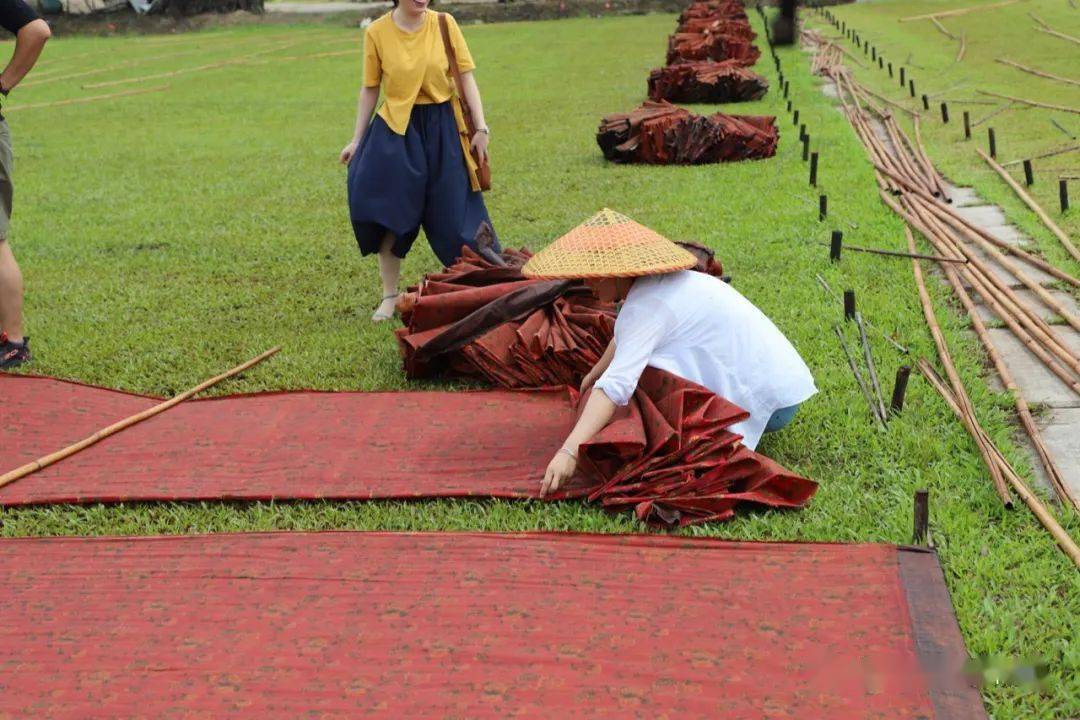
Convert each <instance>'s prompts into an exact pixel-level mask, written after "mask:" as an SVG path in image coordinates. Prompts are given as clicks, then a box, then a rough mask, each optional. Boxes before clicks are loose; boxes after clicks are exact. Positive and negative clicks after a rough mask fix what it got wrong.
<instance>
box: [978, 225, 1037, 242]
mask: <svg viewBox="0 0 1080 720" xmlns="http://www.w3.org/2000/svg"><path fill="white" fill-rule="evenodd" d="M983 230H985V231H986V232H988V233H990V234H991V235H993V236H994V237H996V238H997V239H998V240H1001V241H1002V242H1007V243H1009V244H1010V245H1018V246H1020V247H1026V246H1028V245H1030V244H1031V240H1029V239H1028V237H1027V235H1024V233H1023V232H1021V231H1020V228H1018V227H1016V226H1015V225H992V226H989V227H984V228H983Z"/></svg>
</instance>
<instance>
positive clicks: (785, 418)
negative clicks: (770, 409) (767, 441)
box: [765, 405, 799, 433]
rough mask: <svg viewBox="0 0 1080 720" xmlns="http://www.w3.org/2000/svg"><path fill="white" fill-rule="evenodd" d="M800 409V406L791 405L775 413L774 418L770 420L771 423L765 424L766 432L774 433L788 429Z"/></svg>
mask: <svg viewBox="0 0 1080 720" xmlns="http://www.w3.org/2000/svg"><path fill="white" fill-rule="evenodd" d="M798 409H799V406H798V405H789V406H788V407H785V408H780V409H779V410H777V411H776V412H774V413H773V414H772V417H770V418H769V422H767V423H766V424H765V432H767V433H773V432H776V431H777V430H783V429H784V428H786V427H787V426H788V425H789V424H790V423H791V421H792V420H794V419H795V413H796V411H798Z"/></svg>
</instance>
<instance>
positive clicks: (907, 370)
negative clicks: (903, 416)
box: [889, 365, 911, 415]
mask: <svg viewBox="0 0 1080 720" xmlns="http://www.w3.org/2000/svg"><path fill="white" fill-rule="evenodd" d="M910 376H911V367H910V366H908V365H901V366H900V367H899V368H897V370H896V383H895V384H894V385H893V389H892V401H891V402H890V403H889V410H891V411H892V414H893V415H899V414H900V412H901V411H902V410H903V409H904V396H905V395H907V381H908V377H910Z"/></svg>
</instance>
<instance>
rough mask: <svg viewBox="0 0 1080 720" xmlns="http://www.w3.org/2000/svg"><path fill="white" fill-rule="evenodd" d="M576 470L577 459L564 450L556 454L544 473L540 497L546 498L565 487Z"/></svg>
mask: <svg viewBox="0 0 1080 720" xmlns="http://www.w3.org/2000/svg"><path fill="white" fill-rule="evenodd" d="M576 469H577V458H575V457H574V456H573V455H571V454H570V453H568V452H566V451H563V450H560V451H559V452H557V453H555V457H553V458H551V462H550V463H548V466H547V471H546V472H545V473H544V481H543V482H542V483H540V497H545V496H546V495H549V494H551V493H553V492H555V491H556V490H558V489H559V487H560V486H562V485H565V484H566V482H567V481H568V480H569V479H570V478H571V477H573V476H574V471H575V470H576Z"/></svg>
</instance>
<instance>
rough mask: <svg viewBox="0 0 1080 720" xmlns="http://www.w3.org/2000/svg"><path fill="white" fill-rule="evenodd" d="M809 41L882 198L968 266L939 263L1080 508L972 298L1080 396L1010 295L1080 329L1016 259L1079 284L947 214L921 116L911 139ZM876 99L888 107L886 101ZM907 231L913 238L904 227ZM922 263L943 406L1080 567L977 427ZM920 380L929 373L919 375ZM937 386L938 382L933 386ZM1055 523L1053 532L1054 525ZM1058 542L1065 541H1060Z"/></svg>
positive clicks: (1066, 358) (1076, 364)
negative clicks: (1025, 293) (1027, 298)
mask: <svg viewBox="0 0 1080 720" xmlns="http://www.w3.org/2000/svg"><path fill="white" fill-rule="evenodd" d="M807 35H808V38H807V39H808V40H810V41H811V42H814V43H815V44H816V45H817V52H816V53H815V55H814V58H813V70H814V72H815V73H818V74H821V75H824V76H826V77H829V78H831V79H832V80H833V81H834V82H835V84H836V89H837V94H838V97H839V99H840V103H841V105H842V107H843V111H844V113H845V115H846V116H847V118H848V120H849V121H850V122H851V125H852V127H853V128H854V129H855V133H856V135H857V136H858V137H859V139H860V141H861V142H862V144H863V145H864V147H865V148H866V150H867V153H868V154H869V156H870V160H871V162H872V163H873V165H874V167H875V170H876V175H877V183H878V186H879V190H880V193H881V197H882V199H883V200H884V202H885V203H886V204H887V205H888V206H889V207H890V208H892V209H893V210H894V211H895V212H896V213H897V214H898V215H899V216H900V217H902V218H903V219H904V220H905V221H906V222H907V225H908V226H909V228H914V229H915V230H917V231H918V232H919V233H920V234H922V235H923V237H925V238H926V240H927V242H929V244H930V245H931V247H932V248H933V250H934V251H935V252H936V253H937V254H938V255H940V256H942V257H943V258H952V259H962V260H964V261H966V262H963V263H956V262H941V263H939V265H940V268H941V270H942V272H943V274H944V275H945V278H946V279H947V280H948V282H949V284H950V285H951V286H952V288H953V290H954V291H955V293H956V295H957V297H958V299H959V300H960V302H961V303H962V304H963V306H964V307H965V309H966V310H967V312H968V314H969V315H970V316H971V321H972V324H973V326H974V328H975V332H976V333H977V335H978V336H979V338H980V340H981V341H982V342H983V344H984V345H985V347H986V351H987V353H988V355H989V356H990V359H991V360H992V362H993V364H994V366H995V368H996V369H997V371H998V373H999V375H1000V376H1001V379H1002V382H1003V384H1004V385H1005V387H1006V388H1007V390H1008V391H1009V393H1010V394H1011V395H1012V397H1013V400H1014V403H1015V405H1016V411H1017V415H1018V416H1019V419H1020V422H1021V424H1022V425H1023V427H1024V430H1025V431H1026V432H1027V434H1028V436H1029V437H1030V438H1031V442H1032V445H1033V446H1034V448H1035V450H1036V453H1037V454H1038V456H1039V460H1040V462H1041V464H1042V465H1043V467H1044V468H1045V469H1046V473H1047V475H1048V477H1049V479H1050V483H1051V485H1052V487H1053V489H1054V491H1055V492H1056V493H1057V494H1058V495H1059V496H1060V497H1061V498H1062V500H1064V501H1065V502H1067V503H1069V504H1071V505H1072V506H1073V507H1074V508H1077V509H1080V502H1078V499H1077V498H1075V497H1073V496H1072V495H1071V494H1070V493H1069V491H1068V489H1067V487H1066V485H1065V483H1064V480H1063V478H1062V476H1061V473H1060V471H1059V470H1058V468H1057V466H1056V464H1055V463H1054V460H1053V457H1052V456H1051V455H1050V453H1049V451H1048V449H1047V447H1046V445H1045V443H1044V442H1043V439H1042V436H1041V434H1040V432H1039V429H1038V427H1037V425H1036V424H1035V420H1034V418H1033V417H1032V414H1031V409H1030V408H1029V407H1028V405H1027V403H1026V401H1025V400H1024V397H1023V395H1022V393H1021V392H1020V388H1019V387H1018V386H1017V384H1016V381H1015V379H1014V378H1013V376H1012V374H1011V373H1010V371H1009V369H1008V367H1007V366H1006V365H1005V363H1004V361H1003V360H1002V358H1001V356H1000V354H999V353H998V351H997V349H996V348H995V347H994V345H993V344H992V343H991V342H990V337H989V333H988V331H987V329H986V325H985V323H984V322H983V320H982V318H981V316H980V315H979V313H978V311H977V309H976V307H975V302H974V300H973V299H972V294H974V295H977V296H978V297H979V298H981V300H982V301H983V303H984V304H985V305H986V306H987V307H988V308H989V309H990V310H991V311H992V312H993V313H994V314H995V315H996V316H997V317H998V318H1000V319H1001V321H1002V322H1003V323H1004V324H1005V325H1006V326H1007V327H1008V329H1009V330H1010V331H1011V332H1012V333H1013V334H1014V335H1015V336H1016V338H1017V339H1018V340H1019V341H1020V342H1021V343H1022V344H1023V345H1024V347H1025V348H1027V349H1028V350H1029V351H1030V352H1031V353H1032V354H1033V355H1034V356H1035V357H1036V358H1037V359H1038V360H1039V361H1040V362H1042V363H1043V364H1044V365H1045V366H1046V367H1047V368H1048V369H1049V370H1050V371H1051V372H1053V373H1054V374H1055V375H1056V376H1057V377H1059V378H1060V379H1061V380H1062V381H1063V382H1064V383H1065V385H1066V386H1067V387H1069V388H1070V389H1071V390H1072V392H1074V393H1076V394H1077V395H1078V396H1080V357H1078V356H1077V355H1076V354H1074V353H1073V352H1072V351H1071V350H1070V349H1069V348H1068V347H1067V346H1066V345H1065V343H1064V341H1063V340H1062V338H1061V335H1060V333H1058V332H1057V331H1056V330H1055V329H1054V327H1052V326H1051V325H1050V324H1049V323H1047V322H1046V321H1045V320H1044V318H1043V314H1044V311H1042V309H1041V308H1039V307H1035V306H1033V305H1032V304H1031V303H1025V302H1024V301H1022V299H1021V298H1020V296H1019V295H1018V294H1017V292H1016V290H1014V289H1013V286H1015V285H1020V286H1023V287H1025V288H1027V289H1028V290H1030V291H1031V293H1033V294H1034V296H1035V297H1036V298H1037V300H1038V302H1039V303H1041V304H1042V305H1044V306H1045V308H1046V309H1048V310H1050V311H1053V312H1054V313H1056V314H1057V315H1059V316H1061V317H1062V318H1063V319H1064V320H1065V322H1066V323H1068V324H1069V325H1070V326H1072V327H1073V328H1076V329H1077V330H1080V317H1077V316H1076V315H1075V314H1073V313H1072V312H1070V310H1069V308H1068V307H1066V306H1065V305H1063V304H1062V303H1061V302H1060V301H1059V300H1058V299H1057V298H1055V297H1054V296H1053V295H1051V294H1050V293H1049V292H1048V291H1047V290H1046V289H1045V288H1044V287H1043V286H1042V285H1041V284H1039V283H1038V282H1036V280H1035V279H1033V278H1032V277H1031V276H1030V275H1029V274H1028V273H1025V272H1024V270H1023V268H1022V267H1021V266H1020V265H1019V264H1018V263H1017V259H1021V260H1023V261H1025V262H1027V263H1030V264H1031V265H1033V266H1035V267H1037V268H1039V269H1040V270H1042V271H1043V272H1046V273H1047V274H1049V275H1052V276H1053V277H1055V278H1056V279H1058V280H1061V281H1063V282H1066V283H1069V284H1070V285H1072V286H1074V287H1080V280H1078V279H1077V278H1075V277H1073V276H1071V275H1069V274H1068V273H1066V272H1064V271H1062V270H1061V269H1059V268H1057V267H1055V266H1053V265H1051V264H1049V263H1047V262H1046V261H1044V260H1043V259H1041V258H1039V257H1036V256H1034V255H1032V254H1030V253H1028V252H1026V251H1024V250H1022V249H1021V248H1018V247H1014V246H1012V245H1010V244H1008V243H1006V242H1004V241H1002V240H1000V239H998V238H997V237H995V236H993V235H991V234H990V233H988V232H986V231H985V230H983V229H981V228H979V227H978V226H976V225H974V224H973V223H971V222H970V221H968V220H967V219H965V218H964V217H963V216H962V215H960V214H959V213H958V212H957V211H956V210H955V209H953V207H952V206H951V205H950V204H949V202H950V201H949V198H948V193H947V187H948V185H947V184H946V183H945V181H944V180H943V179H942V177H941V175H940V174H939V173H938V172H937V170H936V169H935V168H934V166H933V164H932V163H931V162H930V159H929V158H928V157H927V154H926V151H925V148H924V147H923V143H922V139H921V137H920V133H919V119H918V116H915V117H914V131H915V132H914V139H912V138H910V137H909V136H908V135H907V134H906V133H905V132H904V130H903V129H902V128H901V127H900V125H899V124H898V123H897V121H896V119H895V117H894V116H893V114H892V113H891V112H890V111H889V110H888V109H887V108H886V107H885V106H884V105H882V104H881V103H879V102H877V101H876V100H875V97H880V96H874V94H873V93H871V92H870V91H869V90H867V89H866V88H865V87H863V86H862V85H861V84H860V83H859V82H858V81H857V80H856V79H855V78H854V77H853V76H852V74H851V72H850V71H849V70H848V68H846V67H845V66H844V63H843V59H844V56H843V53H842V52H841V50H840V49H839V48H838V47H837V46H836V45H835V44H833V43H830V42H828V41H824V40H822V39H821V38H820V36H815V35H814V34H813V33H809V34H807ZM881 99H882V100H883V101H884V98H881ZM885 102H887V101H885ZM908 232H909V235H910V230H909V231H908ZM915 250H916V248H915V245H914V241H913V239H910V240H909V251H910V252H912V253H914V252H915ZM918 262H919V261H918V260H917V259H916V260H913V263H914V264H915V267H916V279H917V280H918V283H919V285H920V294H921V299H922V301H923V308H924V310H925V311H926V316H927V322H928V324H929V325H930V328H931V331H932V333H933V335H934V340H935V343H936V345H937V348H938V354H939V356H940V358H941V362H942V365H943V367H945V369H946V375H947V377H948V385H949V386H951V387H946V384H945V382H944V381H941V384H940V387H939V389H943V390H947V394H945V393H943V395H945V397H946V400H947V401H948V402H950V403H952V404H953V408H954V410H956V411H957V414H958V416H959V417H960V418H961V420H962V421H963V423H964V425H965V427H966V428H967V430H968V431H969V433H970V434H971V436H972V438H973V439H974V440H975V442H976V445H977V446H978V448H979V452H980V454H981V455H982V457H983V459H984V461H985V462H986V465H987V468H988V470H989V472H990V475H991V478H992V480H993V482H994V487H995V489H996V490H997V492H998V495H999V496H1000V497H1001V499H1002V501H1003V502H1004V503H1006V505H1011V503H1012V498H1011V495H1010V487H1011V489H1012V490H1013V491H1014V492H1016V494H1017V495H1019V496H1020V497H1021V499H1022V500H1023V501H1024V502H1025V503H1026V504H1027V505H1028V506H1029V507H1031V508H1032V511H1033V512H1035V514H1036V516H1037V517H1038V518H1039V520H1040V522H1043V524H1044V525H1046V526H1047V528H1048V529H1050V531H1051V533H1052V534H1054V536H1055V538H1056V539H1058V542H1059V544H1061V545H1062V547H1063V549H1065V551H1066V552H1067V553H1068V554H1069V555H1070V556H1071V557H1073V559H1074V561H1076V562H1077V564H1078V566H1080V551H1076V545H1075V543H1072V541H1071V540H1069V541H1068V543H1066V542H1063V539H1062V537H1061V536H1063V535H1064V531H1062V530H1061V528H1060V527H1058V526H1056V523H1054V522H1053V518H1052V516H1050V515H1049V513H1048V512H1046V509H1045V508H1043V507H1042V506H1041V504H1039V500H1038V498H1037V497H1035V496H1034V495H1033V494H1032V493H1031V492H1030V491H1029V490H1028V489H1027V488H1026V487H1024V486H1023V482H1022V480H1021V479H1020V477H1019V475H1017V474H1016V472H1015V470H1013V469H1012V467H1011V466H1009V463H1008V461H1007V460H1005V458H1004V456H1003V455H1002V454H1001V452H1000V450H998V449H997V448H996V447H995V446H994V444H993V442H992V441H991V440H990V438H989V437H988V436H987V434H986V432H985V431H984V430H983V429H982V427H981V426H980V425H979V421H978V419H977V418H976V416H975V411H974V408H973V406H972V405H971V402H970V400H968V398H967V393H966V391H965V389H964V387H963V384H962V383H961V381H960V377H959V375H958V374H957V373H956V372H955V368H953V364H952V359H951V357H950V355H949V350H948V347H947V346H946V345H945V341H944V337H943V336H941V334H940V331H939V330H937V323H936V320H935V319H934V317H933V309H932V307H931V306H930V305H929V295H928V294H926V293H925V290H924V288H923V287H922V276H921V272H920V271H919V268H918ZM991 263H994V264H996V265H997V266H999V267H1000V268H1002V269H1003V270H1004V271H1005V273H1007V274H1008V275H1010V276H1011V277H1007V278H1002V277H1001V274H999V273H998V272H995V271H994V269H993V268H992V267H991ZM927 367H929V366H927ZM924 374H926V373H925V371H924ZM935 387H938V386H937V385H935ZM1048 519H1049V520H1048ZM1048 522H1049V523H1050V524H1048ZM1051 524H1052V525H1053V526H1054V527H1051ZM1055 528H1056V529H1055ZM1064 538H1068V536H1067V535H1064ZM1070 544H1071V545H1070ZM1074 551H1075V552H1074Z"/></svg>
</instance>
